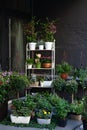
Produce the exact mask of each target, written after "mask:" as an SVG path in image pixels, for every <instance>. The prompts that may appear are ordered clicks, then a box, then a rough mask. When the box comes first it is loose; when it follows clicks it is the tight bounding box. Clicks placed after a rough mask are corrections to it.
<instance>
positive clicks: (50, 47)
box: [45, 42, 53, 50]
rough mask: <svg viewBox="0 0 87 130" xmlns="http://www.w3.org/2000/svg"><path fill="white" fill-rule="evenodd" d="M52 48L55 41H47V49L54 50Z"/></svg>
mask: <svg viewBox="0 0 87 130" xmlns="http://www.w3.org/2000/svg"><path fill="white" fill-rule="evenodd" d="M52 48H53V42H45V49H46V50H52Z"/></svg>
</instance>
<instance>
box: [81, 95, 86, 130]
mask: <svg viewBox="0 0 87 130" xmlns="http://www.w3.org/2000/svg"><path fill="white" fill-rule="evenodd" d="M82 123H83V129H84V130H87V96H85V97H84V98H83V113H82Z"/></svg>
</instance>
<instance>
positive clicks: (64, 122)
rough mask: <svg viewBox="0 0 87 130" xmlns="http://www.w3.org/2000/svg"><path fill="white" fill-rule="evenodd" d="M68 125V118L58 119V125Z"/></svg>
mask: <svg viewBox="0 0 87 130" xmlns="http://www.w3.org/2000/svg"><path fill="white" fill-rule="evenodd" d="M66 125H67V119H58V126H60V127H65V126H66Z"/></svg>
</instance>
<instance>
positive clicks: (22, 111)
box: [12, 95, 36, 116]
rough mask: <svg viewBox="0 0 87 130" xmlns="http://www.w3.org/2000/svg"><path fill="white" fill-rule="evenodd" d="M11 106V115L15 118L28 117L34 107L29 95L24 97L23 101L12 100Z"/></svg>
mask: <svg viewBox="0 0 87 130" xmlns="http://www.w3.org/2000/svg"><path fill="white" fill-rule="evenodd" d="M12 105H13V106H14V109H13V115H16V116H29V115H31V114H32V111H33V110H34V109H35V107H36V103H35V102H34V101H33V97H32V96H31V95H28V96H26V97H25V99H14V100H12Z"/></svg>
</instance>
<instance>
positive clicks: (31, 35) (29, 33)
mask: <svg viewBox="0 0 87 130" xmlns="http://www.w3.org/2000/svg"><path fill="white" fill-rule="evenodd" d="M37 24H38V21H37V20H36V19H35V17H32V18H31V20H30V21H29V22H28V23H26V24H24V26H23V29H24V35H25V36H26V39H27V42H36V41H37V30H36V25H37Z"/></svg>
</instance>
